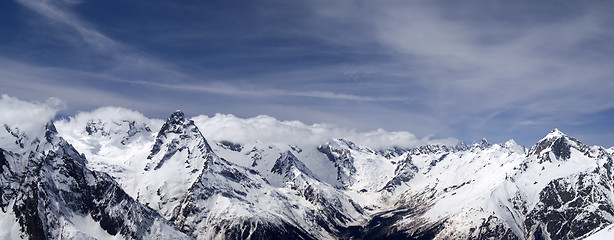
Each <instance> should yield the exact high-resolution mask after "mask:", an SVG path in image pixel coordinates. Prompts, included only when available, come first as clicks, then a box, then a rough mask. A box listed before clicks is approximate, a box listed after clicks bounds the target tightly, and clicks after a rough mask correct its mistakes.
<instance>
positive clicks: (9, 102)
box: [0, 94, 65, 137]
mask: <svg viewBox="0 0 614 240" xmlns="http://www.w3.org/2000/svg"><path fill="white" fill-rule="evenodd" d="M64 108H65V105H64V102H63V101H62V100H60V99H58V98H49V99H48V100H47V101H45V102H30V101H24V100H20V99H18V98H15V97H10V96H8V95H6V94H3V95H2V96H0V125H2V126H1V127H2V128H5V126H4V125H6V126H8V127H9V128H11V129H12V130H16V129H19V132H23V133H25V134H26V135H28V136H30V137H39V135H40V133H41V131H42V129H43V128H44V126H45V124H46V123H48V122H49V121H51V120H52V119H53V118H54V117H55V115H56V114H57V113H58V111H60V110H62V109H64ZM2 136H4V135H0V137H2Z"/></svg>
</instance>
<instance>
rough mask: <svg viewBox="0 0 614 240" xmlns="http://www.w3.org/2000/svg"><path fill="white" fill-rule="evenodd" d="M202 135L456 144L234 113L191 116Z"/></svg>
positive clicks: (375, 144) (406, 134)
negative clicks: (239, 115)
mask: <svg viewBox="0 0 614 240" xmlns="http://www.w3.org/2000/svg"><path fill="white" fill-rule="evenodd" d="M192 119H193V120H194V122H195V123H196V125H197V126H198V127H199V128H200V129H201V132H203V135H204V136H205V137H206V138H208V139H211V140H216V141H220V140H228V141H232V142H239V143H249V142H264V143H277V144H291V145H299V146H305V145H307V146H312V145H320V144H323V143H325V142H327V141H330V140H331V139H337V138H343V139H347V140H350V141H352V142H355V143H357V144H361V145H364V146H368V147H371V148H375V149H383V148H389V147H393V146H397V147H408V148H410V147H417V146H421V145H427V144H443V145H456V144H457V143H458V142H459V141H458V140H457V139H453V138H446V139H430V138H429V137H424V138H418V137H416V136H415V135H414V134H412V133H410V132H407V131H397V132H389V131H386V130H383V129H378V130H375V131H368V132H364V131H358V130H356V129H350V128H343V127H339V126H335V125H333V124H312V125H307V124H304V123H302V122H300V121H279V120H277V119H275V118H273V117H270V116H266V115H260V116H257V117H254V118H238V117H235V116H233V115H231V114H216V115H215V116H213V117H208V116H204V115H199V116H196V117H193V118H192Z"/></svg>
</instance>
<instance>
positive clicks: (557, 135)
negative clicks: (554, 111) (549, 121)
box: [540, 128, 567, 141]
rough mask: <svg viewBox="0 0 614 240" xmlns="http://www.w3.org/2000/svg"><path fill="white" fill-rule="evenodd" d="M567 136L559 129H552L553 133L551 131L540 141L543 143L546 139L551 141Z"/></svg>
mask: <svg viewBox="0 0 614 240" xmlns="http://www.w3.org/2000/svg"><path fill="white" fill-rule="evenodd" d="M566 136H567V135H566V134H565V133H563V132H561V131H560V130H559V129H558V128H554V129H552V131H550V132H549V133H548V134H547V135H546V136H545V137H544V138H542V139H541V140H540V141H543V140H545V139H551V138H560V137H566Z"/></svg>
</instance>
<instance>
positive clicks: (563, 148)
mask: <svg viewBox="0 0 614 240" xmlns="http://www.w3.org/2000/svg"><path fill="white" fill-rule="evenodd" d="M572 148H573V149H576V150H578V151H580V152H585V151H586V150H587V149H588V146H586V145H585V144H584V143H581V142H580V141H578V140H577V139H575V138H573V137H570V136H567V135H566V134H564V133H563V132H561V131H560V130H558V129H557V128H555V129H552V131H550V133H548V134H547V135H546V136H545V137H544V138H542V139H541V140H540V141H539V142H537V143H536V144H535V145H533V146H532V147H531V148H530V149H529V151H528V152H527V156H530V155H537V156H538V157H539V158H540V159H542V161H551V157H550V154H549V153H552V154H553V155H554V156H555V157H556V158H558V159H569V158H570V154H571V149H572Z"/></svg>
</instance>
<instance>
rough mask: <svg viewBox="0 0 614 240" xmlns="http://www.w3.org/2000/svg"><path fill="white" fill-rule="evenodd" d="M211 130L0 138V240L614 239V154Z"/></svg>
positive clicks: (109, 117)
mask: <svg viewBox="0 0 614 240" xmlns="http://www.w3.org/2000/svg"><path fill="white" fill-rule="evenodd" d="M109 112H110V113H115V114H108V113H109ZM104 113H107V114H104ZM209 120H211V119H210V118H202V117H197V118H193V119H190V118H187V117H186V116H185V115H184V113H182V112H181V111H176V112H174V113H172V114H171V115H170V116H169V117H168V118H167V119H166V120H164V121H163V120H156V119H149V118H146V117H144V116H142V115H141V114H139V113H136V112H133V111H130V110H127V109H117V108H109V109H100V110H97V111H94V112H92V113H81V114H79V115H77V116H75V117H72V118H69V119H64V120H60V121H57V122H55V125H56V126H57V128H58V131H57V133H56V132H55V131H53V127H52V126H53V125H52V124H49V125H47V126H48V129H47V130H46V131H45V132H46V133H49V134H47V135H48V136H49V137H47V138H45V137H39V138H35V137H31V136H28V134H26V133H24V132H23V131H20V130H18V129H17V128H13V127H11V126H8V125H7V126H5V128H4V129H3V132H2V134H3V135H0V136H2V140H3V141H2V142H1V143H2V144H3V145H2V146H0V147H1V148H2V149H3V151H2V155H0V166H2V167H1V168H0V175H1V176H2V179H0V183H1V184H2V189H1V191H0V199H1V200H2V210H3V211H2V213H3V215H2V218H0V223H1V225H2V226H8V227H7V229H11V230H10V231H9V233H8V234H5V235H4V236H3V235H0V237H14V236H21V237H25V238H36V237H37V236H43V237H44V238H53V239H55V238H61V237H62V236H70V237H75V236H89V237H94V238H110V237H118V238H128V239H134V238H136V239H142V238H148V237H150V236H151V234H154V235H156V234H157V236H158V237H162V238H194V239H214V238H215V239H289V238H290V239H381V238H386V239H581V238H585V237H589V236H592V237H599V236H612V234H611V233H612V232H614V231H611V228H612V227H611V226H612V225H613V224H614V192H613V190H612V188H613V186H614V182H613V180H612V177H613V173H612V165H613V160H614V155H613V152H614V151H613V150H612V148H610V149H606V148H603V147H599V146H587V145H585V144H583V143H581V142H580V141H579V140H577V139H574V138H572V137H570V136H567V135H565V134H564V133H562V132H560V131H559V130H557V129H555V130H553V131H552V132H550V133H548V134H547V135H546V136H545V137H544V138H543V139H541V140H540V141H538V142H537V143H536V144H535V145H534V146H532V147H530V148H529V149H525V148H524V147H521V146H519V145H518V144H516V143H515V142H514V141H513V140H510V141H508V142H505V143H502V144H491V143H489V142H488V141H486V140H485V139H484V140H482V141H479V142H476V143H473V144H471V145H466V144H464V143H454V144H447V145H437V144H425V145H420V146H413V147H408V146H391V147H389V148H382V147H381V146H382V145H378V146H369V145H365V144H358V143H355V142H353V141H351V140H349V139H346V138H328V139H322V138H319V137H313V138H310V139H308V140H306V141H294V140H289V141H288V140H287V139H288V138H287V136H286V137H285V138H283V139H280V140H276V139H275V138H274V137H271V136H270V135H267V136H265V135H262V134H263V132H264V133H267V134H269V133H274V132H275V131H278V130H279V129H273V128H272V129H271V131H270V132H267V131H260V132H258V131H253V132H249V131H247V132H243V133H241V134H242V135H243V136H245V135H250V134H256V136H254V137H250V138H245V137H243V138H236V137H235V138H233V137H232V136H233V134H228V135H227V136H228V137H223V136H224V135H220V131H221V130H220V129H215V128H212V126H213V125H211V122H207V121H209ZM254 124H257V123H254ZM266 124H268V125H271V122H266ZM273 125H274V124H273ZM288 125H289V126H296V123H290V124H288ZM286 127H287V126H286ZM220 128H222V127H221V126H220ZM203 129H206V130H207V131H203ZM222 129H223V130H224V131H234V129H229V128H222ZM244 129H247V130H249V129H250V128H244ZM256 129H257V127H256V126H254V130H256ZM303 130H304V129H301V131H297V132H298V133H299V134H303V135H302V136H305V131H303ZM212 131H213V132H214V133H215V134H214V135H212V136H213V137H211V138H209V137H208V136H209V135H208V134H209V133H210V132H212ZM258 134H260V135H262V136H263V138H259V137H258V136H260V135H258ZM308 134H317V133H313V132H312V133H307V135H308ZM41 136H44V135H41ZM220 136H222V137H220ZM63 139H66V141H64V140H63ZM261 139H263V140H261ZM284 139H286V140H284ZM314 139H315V140H314ZM72 146H74V148H73V147H72ZM37 159H39V160H37ZM24 164H25V165H24ZM28 164H29V165H28ZM30 165H36V166H43V167H36V168H33V167H30ZM38 169H43V170H44V171H43V170H38ZM75 169H77V170H78V171H77V170H75ZM89 169H91V170H89ZM75 172H78V173H75ZM35 183H36V184H35ZM32 189H34V190H36V191H34V190H32ZM30 192H32V193H35V194H30V195H27V194H26V193H30ZM48 192H50V193H48ZM51 193H53V194H51ZM69 193H73V194H69ZM19 194H21V195H24V196H25V195H27V196H28V197H18V196H21V195H19ZM37 194H38V195H37ZM40 196H44V197H45V198H44V199H50V200H45V201H40V200H37V201H39V202H38V203H37V206H38V210H37V211H38V213H37V212H36V211H34V210H32V204H33V203H32V201H33V200H28V199H41V197H40ZM66 196H70V197H66ZM41 202H42V203H41ZM75 202H78V203H85V204H75ZM90 202H91V203H90ZM6 209H13V210H10V211H9V210H6ZM40 209H44V211H43V210H40ZM42 213H44V216H45V217H37V218H33V217H32V216H42ZM36 214H38V215H36ZM26 216H27V217H26ZM24 218H25V219H39V220H34V222H32V221H31V220H28V221H25V220H22V219H24ZM77 218H78V219H79V220H81V221H77V220H75V219H77ZM84 219H85V220H84ZM109 219H111V220H109ZM39 226H41V227H39ZM32 229H34V230H32ZM58 229H60V230H58ZM609 229H610V230H609Z"/></svg>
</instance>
